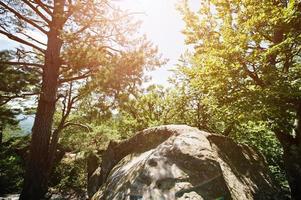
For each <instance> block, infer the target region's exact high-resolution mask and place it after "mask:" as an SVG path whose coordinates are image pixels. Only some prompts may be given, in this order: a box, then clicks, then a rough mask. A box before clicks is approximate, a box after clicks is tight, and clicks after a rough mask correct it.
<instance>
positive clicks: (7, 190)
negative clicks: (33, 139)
mask: <svg viewBox="0 0 301 200" xmlns="http://www.w3.org/2000/svg"><path fill="white" fill-rule="evenodd" d="M28 144H29V138H28V137H14V138H10V139H9V140H8V141H6V142H3V143H2V144H1V145H0V195H4V194H11V193H18V192H20V190H21V187H22V184H23V175H24V160H23V158H21V156H20V155H18V154H17V152H18V150H19V151H20V150H21V149H23V148H24V147H26V146H28Z"/></svg>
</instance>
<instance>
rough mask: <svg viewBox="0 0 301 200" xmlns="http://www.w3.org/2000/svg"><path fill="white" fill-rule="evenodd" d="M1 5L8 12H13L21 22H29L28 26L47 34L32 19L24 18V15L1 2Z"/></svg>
mask: <svg viewBox="0 0 301 200" xmlns="http://www.w3.org/2000/svg"><path fill="white" fill-rule="evenodd" d="M0 5H1V6H3V7H4V8H6V9H7V10H9V11H10V12H12V13H13V14H15V15H16V16H17V17H18V18H19V19H21V20H23V21H25V22H27V23H28V24H30V25H32V26H33V27H35V28H37V29H38V30H40V31H41V32H42V33H44V34H47V31H46V30H44V29H43V28H42V27H40V26H39V25H38V24H36V23H34V22H33V21H32V20H30V19H28V18H26V17H24V16H23V15H21V14H20V13H19V12H18V11H16V10H14V9H12V8H11V7H9V6H8V5H6V4H5V3H3V2H1V1H0Z"/></svg>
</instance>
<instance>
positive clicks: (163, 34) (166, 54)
mask: <svg viewBox="0 0 301 200" xmlns="http://www.w3.org/2000/svg"><path fill="white" fill-rule="evenodd" d="M176 3H177V0H125V1H122V3H120V5H121V7H124V8H128V9H129V10H132V11H138V12H142V13H145V14H141V15H139V16H137V18H138V19H140V20H142V22H143V23H142V26H141V30H140V31H141V33H145V34H146V35H147V37H148V39H149V40H150V41H152V42H153V43H154V45H156V46H158V48H159V52H160V53H161V54H162V56H163V58H166V59H168V60H169V61H168V63H167V64H166V65H164V66H163V67H162V68H160V69H157V70H155V71H153V72H151V73H150V75H151V76H152V82H153V83H156V84H163V85H166V84H167V83H168V81H167V80H168V77H169V76H171V75H172V73H171V72H170V70H171V69H172V68H173V67H174V66H175V65H176V63H177V60H178V59H179V57H180V56H181V54H182V53H184V49H185V45H184V35H183V34H182V33H181V31H182V30H183V28H184V25H185V24H184V22H183V21H182V18H181V15H180V13H179V12H178V11H177V10H176ZM122 5H124V6H122Z"/></svg>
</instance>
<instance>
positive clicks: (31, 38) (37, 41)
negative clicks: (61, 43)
mask: <svg viewBox="0 0 301 200" xmlns="http://www.w3.org/2000/svg"><path fill="white" fill-rule="evenodd" d="M20 34H22V35H24V36H26V37H28V39H30V40H32V41H34V42H36V43H38V44H41V45H44V46H47V45H46V44H45V43H43V42H40V41H39V40H37V39H34V38H33V37H31V36H30V35H27V34H26V33H23V32H20Z"/></svg>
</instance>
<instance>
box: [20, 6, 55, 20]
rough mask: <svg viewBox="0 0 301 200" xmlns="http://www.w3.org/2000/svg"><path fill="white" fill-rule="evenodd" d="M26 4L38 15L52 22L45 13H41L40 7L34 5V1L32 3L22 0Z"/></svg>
mask: <svg viewBox="0 0 301 200" xmlns="http://www.w3.org/2000/svg"><path fill="white" fill-rule="evenodd" d="M22 1H23V2H24V3H25V4H26V5H28V6H29V7H30V8H31V9H32V10H33V11H34V12H35V13H36V14H37V15H39V16H40V17H41V18H42V19H43V20H44V21H45V22H46V23H48V24H49V23H50V20H49V19H48V18H47V17H46V16H45V15H43V13H41V11H39V9H38V8H37V7H35V6H34V5H32V3H30V2H29V1H27V0H22Z"/></svg>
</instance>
